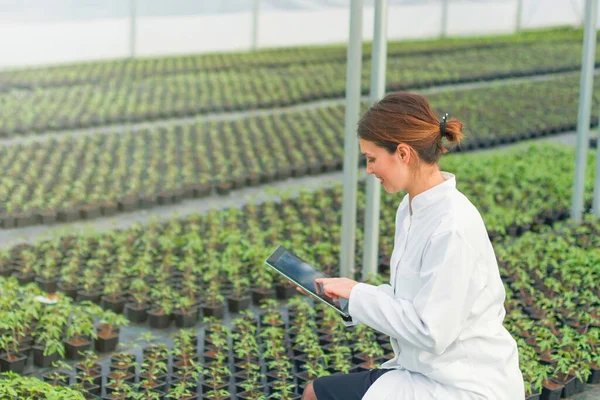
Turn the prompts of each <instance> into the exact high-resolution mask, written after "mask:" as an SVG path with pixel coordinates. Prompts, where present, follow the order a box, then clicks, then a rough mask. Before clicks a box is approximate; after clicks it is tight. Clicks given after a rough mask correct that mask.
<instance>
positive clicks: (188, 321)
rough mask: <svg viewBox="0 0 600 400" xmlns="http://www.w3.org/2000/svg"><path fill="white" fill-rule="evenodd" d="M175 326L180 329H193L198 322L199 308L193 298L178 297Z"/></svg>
mask: <svg viewBox="0 0 600 400" xmlns="http://www.w3.org/2000/svg"><path fill="white" fill-rule="evenodd" d="M173 315H174V317H175V326H177V327H178V328H191V327H193V326H194V325H196V323H197V322H198V307H197V306H196V304H195V301H194V299H193V298H191V297H188V296H179V295H178V296H177V300H176V301H175V309H174V310H173Z"/></svg>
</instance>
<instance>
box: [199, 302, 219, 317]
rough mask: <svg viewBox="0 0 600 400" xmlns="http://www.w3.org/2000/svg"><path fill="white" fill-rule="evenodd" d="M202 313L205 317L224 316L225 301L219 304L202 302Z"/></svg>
mask: <svg viewBox="0 0 600 400" xmlns="http://www.w3.org/2000/svg"><path fill="white" fill-rule="evenodd" d="M201 307H202V315H203V316H205V317H216V318H223V316H224V315H225V303H222V304H217V305H216V306H213V305H210V304H202V306H201Z"/></svg>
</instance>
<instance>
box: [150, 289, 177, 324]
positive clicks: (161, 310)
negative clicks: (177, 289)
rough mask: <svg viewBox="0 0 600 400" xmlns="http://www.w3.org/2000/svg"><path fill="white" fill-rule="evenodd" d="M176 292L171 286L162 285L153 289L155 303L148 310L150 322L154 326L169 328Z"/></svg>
mask: <svg viewBox="0 0 600 400" xmlns="http://www.w3.org/2000/svg"><path fill="white" fill-rule="evenodd" d="M174 295H175V293H174V292H173V290H172V289H171V287H170V286H167V285H162V286H157V287H156V288H154V289H152V298H153V299H154V305H153V306H152V307H151V308H150V311H148V322H149V323H150V326H151V327H152V328H159V329H164V328H168V327H169V325H170V323H171V310H172V309H173V297H174Z"/></svg>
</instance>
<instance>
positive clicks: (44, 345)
mask: <svg viewBox="0 0 600 400" xmlns="http://www.w3.org/2000/svg"><path fill="white" fill-rule="evenodd" d="M0 293H1V297H2V302H1V304H0V315H1V317H0V350H1V353H0V372H1V371H14V372H22V371H24V370H25V369H27V368H29V367H28V365H30V364H32V365H34V366H37V367H42V368H43V367H48V366H50V365H51V364H52V363H53V362H55V361H58V360H61V359H64V358H66V359H68V360H79V359H81V358H83V353H84V352H86V351H89V352H92V353H94V350H95V351H97V352H101V353H107V352H111V351H114V350H115V349H116V347H117V345H118V342H119V330H120V327H122V326H126V325H127V324H128V321H127V319H125V318H124V317H123V316H121V315H118V314H116V313H114V312H112V311H107V310H102V308H100V307H99V306H97V305H94V304H92V303H90V302H85V301H84V302H80V303H79V304H74V303H73V302H72V301H70V300H69V298H68V297H66V296H64V295H63V294H55V295H53V296H48V297H47V293H44V292H43V291H42V290H40V289H39V288H38V286H37V285H36V284H32V283H30V284H27V285H25V286H20V285H19V282H18V281H17V280H16V279H15V278H4V277H0ZM92 349H94V350H92Z"/></svg>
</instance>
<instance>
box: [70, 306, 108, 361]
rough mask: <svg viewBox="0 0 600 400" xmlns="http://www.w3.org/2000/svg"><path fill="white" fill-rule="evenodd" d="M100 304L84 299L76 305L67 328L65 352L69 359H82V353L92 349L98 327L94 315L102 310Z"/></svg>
mask: <svg viewBox="0 0 600 400" xmlns="http://www.w3.org/2000/svg"><path fill="white" fill-rule="evenodd" d="M94 311H100V312H101V309H100V310H99V306H97V305H95V304H92V303H90V302H88V301H84V302H82V303H80V304H79V306H78V307H75V309H74V313H73V316H72V317H71V323H70V324H69V327H68V328H67V332H66V339H65V341H64V343H65V353H66V356H67V359H69V360H80V359H81V358H82V356H81V353H82V352H84V351H86V350H90V349H91V346H92V342H91V339H92V338H94V339H96V337H97V335H96V328H95V327H94V321H93V315H98V314H100V312H94Z"/></svg>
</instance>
